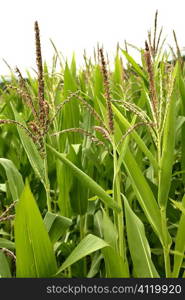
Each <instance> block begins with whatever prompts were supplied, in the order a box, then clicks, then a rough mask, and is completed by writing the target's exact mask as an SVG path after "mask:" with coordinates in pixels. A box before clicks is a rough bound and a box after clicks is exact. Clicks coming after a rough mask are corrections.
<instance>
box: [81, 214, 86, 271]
mask: <svg viewBox="0 0 185 300" xmlns="http://www.w3.org/2000/svg"><path fill="white" fill-rule="evenodd" d="M84 237H85V215H80V240H82V239H83V238H84ZM86 274H87V262H86V257H84V258H83V276H84V277H85V276H86Z"/></svg>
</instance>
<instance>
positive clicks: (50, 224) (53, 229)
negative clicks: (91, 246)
mask: <svg viewBox="0 0 185 300" xmlns="http://www.w3.org/2000/svg"><path fill="white" fill-rule="evenodd" d="M44 224H45V226H46V229H47V231H48V233H49V237H50V240H51V242H52V243H53V244H54V243H55V242H56V241H58V239H59V238H61V237H62V236H63V235H64V234H65V233H66V231H67V229H68V228H69V227H70V225H71V224H72V220H71V219H69V218H65V217H63V216H60V215H57V214H53V213H51V212H47V213H46V215H45V218H44Z"/></svg>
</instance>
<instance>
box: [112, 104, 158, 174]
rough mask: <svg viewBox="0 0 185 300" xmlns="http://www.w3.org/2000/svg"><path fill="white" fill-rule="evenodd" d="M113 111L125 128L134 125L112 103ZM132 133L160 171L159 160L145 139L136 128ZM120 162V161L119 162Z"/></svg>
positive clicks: (141, 148)
mask: <svg viewBox="0 0 185 300" xmlns="http://www.w3.org/2000/svg"><path fill="white" fill-rule="evenodd" d="M112 108H113V111H114V114H115V116H116V117H117V118H118V119H119V121H120V122H121V124H122V125H123V126H124V128H125V129H126V130H128V129H130V128H131V127H132V125H133V124H130V123H129V122H128V120H127V119H126V118H125V117H124V116H123V115H122V113H121V112H120V111H119V110H118V109H117V108H116V106H115V105H112ZM130 135H131V136H132V138H133V139H134V140H135V142H136V143H137V145H138V147H139V148H140V150H141V151H142V152H143V153H144V154H145V155H146V157H148V159H149V160H150V162H151V163H152V166H153V167H154V169H155V170H156V171H158V164H157V161H156V159H155V157H154V156H153V154H152V153H151V152H150V150H149V149H148V148H147V146H146V145H145V143H144V141H143V140H142V138H141V137H140V136H139V135H138V134H137V132H136V131H135V130H134V131H132V132H131V133H130ZM118 163H119V164H120V162H118Z"/></svg>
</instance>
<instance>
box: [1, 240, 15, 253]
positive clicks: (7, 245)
mask: <svg viewBox="0 0 185 300" xmlns="http://www.w3.org/2000/svg"><path fill="white" fill-rule="evenodd" d="M0 248H6V249H9V250H14V249H15V244H14V243H13V242H11V241H10V240H7V239H4V238H0Z"/></svg>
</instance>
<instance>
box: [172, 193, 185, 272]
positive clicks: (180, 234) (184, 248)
mask: <svg viewBox="0 0 185 300" xmlns="http://www.w3.org/2000/svg"><path fill="white" fill-rule="evenodd" d="M173 202H176V201H173ZM177 203H178V202H177ZM178 204H182V208H183V209H184V211H182V214H181V218H180V221H179V226H178V230H177V234H176V238H175V251H177V252H179V253H180V254H181V255H176V254H175V255H174V265H173V273H172V277H174V278H178V275H179V271H180V268H181V265H182V262H183V256H184V252H185V235H184V228H185V195H184V197H183V199H182V203H178Z"/></svg>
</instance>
